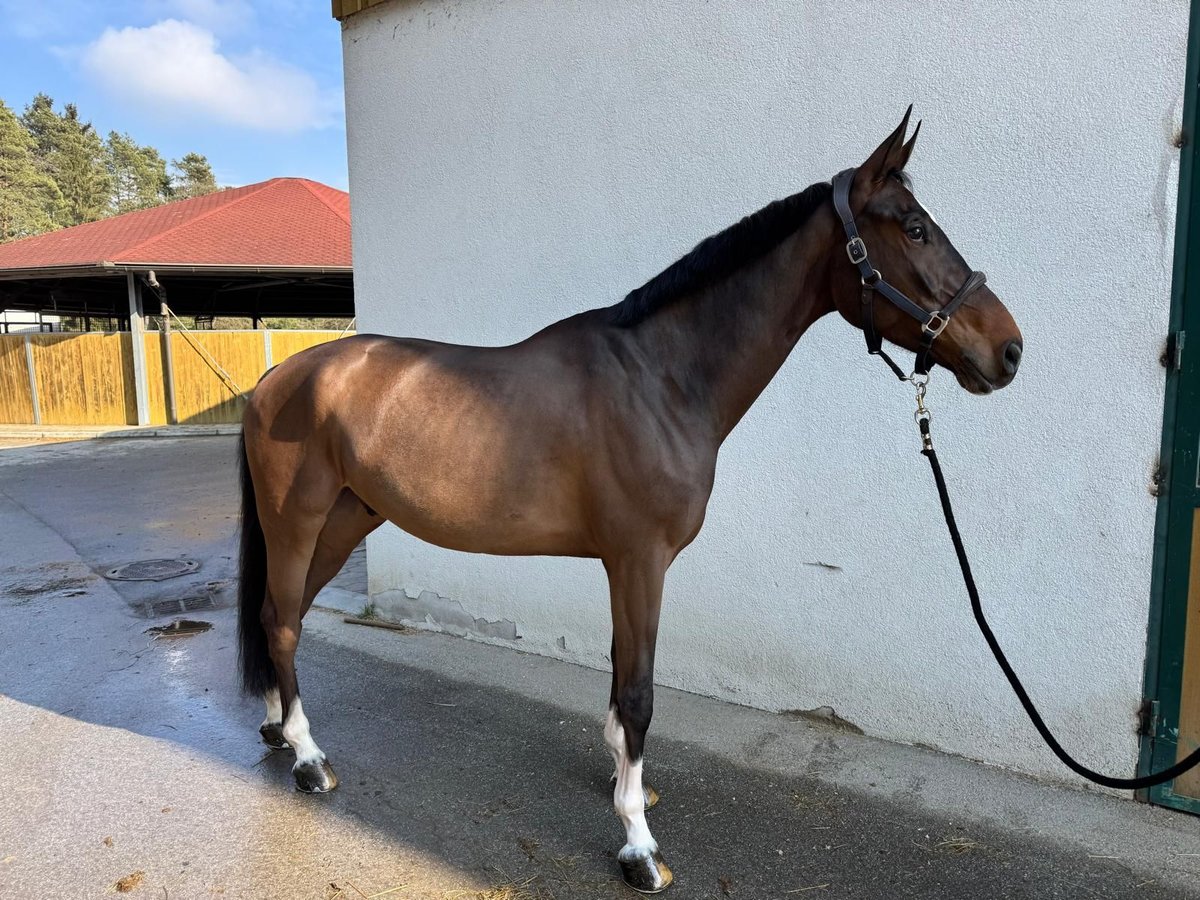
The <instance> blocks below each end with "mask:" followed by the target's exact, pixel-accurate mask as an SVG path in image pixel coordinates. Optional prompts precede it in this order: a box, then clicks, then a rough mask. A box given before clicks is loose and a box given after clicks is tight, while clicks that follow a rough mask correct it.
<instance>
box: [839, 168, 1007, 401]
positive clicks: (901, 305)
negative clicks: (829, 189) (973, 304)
mask: <svg viewBox="0 0 1200 900" xmlns="http://www.w3.org/2000/svg"><path fill="white" fill-rule="evenodd" d="M857 171H858V170H857V169H846V170H845V171H842V172H838V173H837V175H835V176H834V177H833V206H834V209H836V210H837V214H838V218H840V219H841V220H842V227H843V228H844V229H845V230H846V255H847V256H848V257H850V262H852V263H854V265H856V266H857V267H858V272H859V276H860V278H861V279H862V318H863V335H864V336H865V337H866V339H867V352H868V353H870V354H871V355H872V356H879V357H882V359H883V361H884V362H886V363H887V364H888V366H890V367H891V370H892V371H893V372H895V373H896V377H897V378H899V379H900V380H901V381H908V380H910V379H911V378H912V376H911V375H905V374H904V370H903V369H901V368H900V367H899V366H898V365H896V363H895V361H894V360H893V359H892V358H891V357H890V356H888V355H887V353H885V352H884V350H883V337H882V336H881V335H880V334H879V332H877V331H876V330H875V295H876V294H882V295H883V296H884V298H885V299H886V300H888V301H889V302H890V303H891V304H892V305H893V306H895V307H896V308H897V309H899V310H900V311H901V312H904V313H907V314H908V315H910V316H912V317H913V318H914V319H916V320H917V321H918V322H920V323H921V347H920V349H919V350H918V351H917V361H916V365H915V366H914V367H913V375H928V374H929V369H930V367H931V366H932V365H933V342H934V341H935V340H936V339H937V336H938V335H939V334H941V333H942V332H943V331H944V330H945V329H946V326H947V325H948V324H949V323H950V316H952V315H953V314H954V312H955V310H957V309H958V308H959V307H960V306H961V305H962V303H963V301H964V300H966V299H967V296H968V295H969V294H971V292H972V291H974V290H975V289H976V288H979V287H981V286H982V285H983V283H984V282H985V281H987V276H986V275H984V274H983V273H982V272H972V273H971V274H970V275H968V276H967V280H966V281H964V282H963V285H962V287H960V288H959V289H958V293H956V294H955V295H954V296H953V297H952V298H951V299H950V302H949V303H947V304H946V305H945V306H943V307H942V308H941V309H939V310H937V311H935V312H930V311H929V310H927V309H924V308H923V307H921V306H918V305H917V304H916V303H914V302H913V301H912V300H910V299H909V298H908V297H906V296H905V295H904V293H903V292H901V291H899V290H897V289H896V288H895V287H893V286H892V285H890V284H888V282H886V281H884V280H883V276H882V275H880V274H879V270H878V269H876V268H874V267H873V266H872V265H871V260H870V259H869V258H868V257H867V245H866V243H865V242H864V241H863V239H862V237H860V236H859V233H858V227H857V226H856V225H855V224H854V214H853V213H852V212H851V211H850V189H851V188H852V187H853V186H854V174H855V172H857Z"/></svg>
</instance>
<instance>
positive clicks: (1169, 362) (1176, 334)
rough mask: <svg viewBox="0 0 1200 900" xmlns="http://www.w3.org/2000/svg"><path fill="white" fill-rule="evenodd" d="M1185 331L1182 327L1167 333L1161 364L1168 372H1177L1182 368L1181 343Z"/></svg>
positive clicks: (1183, 339) (1185, 337)
mask: <svg viewBox="0 0 1200 900" xmlns="http://www.w3.org/2000/svg"><path fill="white" fill-rule="evenodd" d="M1186 339H1187V332H1186V331H1183V330H1182V329H1181V330H1179V331H1173V332H1171V333H1170V334H1169V335H1167V346H1166V348H1164V350H1163V355H1162V364H1163V366H1165V367H1166V370H1167V371H1168V372H1178V371H1180V370H1182V369H1183V345H1184V342H1185V341H1186Z"/></svg>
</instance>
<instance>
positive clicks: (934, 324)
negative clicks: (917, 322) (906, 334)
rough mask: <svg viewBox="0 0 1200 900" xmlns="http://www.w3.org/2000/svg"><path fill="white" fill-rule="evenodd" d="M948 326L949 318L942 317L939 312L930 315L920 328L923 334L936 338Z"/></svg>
mask: <svg viewBox="0 0 1200 900" xmlns="http://www.w3.org/2000/svg"><path fill="white" fill-rule="evenodd" d="M949 324H950V317H949V316H943V315H942V314H941V313H940V312H935V313H930V314H929V318H928V319H927V320H926V321H925V324H924V325H922V326H921V331H923V332H924V333H925V334H928V335H931V336H932V337H937V336H938V335H939V334H941V333H942V332H943V331H945V330H946V326H947V325H949Z"/></svg>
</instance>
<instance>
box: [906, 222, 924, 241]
mask: <svg viewBox="0 0 1200 900" xmlns="http://www.w3.org/2000/svg"><path fill="white" fill-rule="evenodd" d="M905 234H907V235H908V237H909V240H913V241H917V242H920V241H923V240H925V226H924V225H913V226H912V227H911V228H909V229H908V231H906V232H905Z"/></svg>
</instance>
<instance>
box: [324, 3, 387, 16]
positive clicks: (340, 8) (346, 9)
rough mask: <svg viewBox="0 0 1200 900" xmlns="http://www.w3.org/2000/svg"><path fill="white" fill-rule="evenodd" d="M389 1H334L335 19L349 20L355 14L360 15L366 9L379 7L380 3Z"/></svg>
mask: <svg viewBox="0 0 1200 900" xmlns="http://www.w3.org/2000/svg"><path fill="white" fill-rule="evenodd" d="M387 2H388V0H333V17H334V18H335V19H348V18H349V17H350V16H352V15H354V14H355V13H360V12H362V11H363V10H364V9H370V8H371V7H372V6H378V5H379V4H380V3H387Z"/></svg>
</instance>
